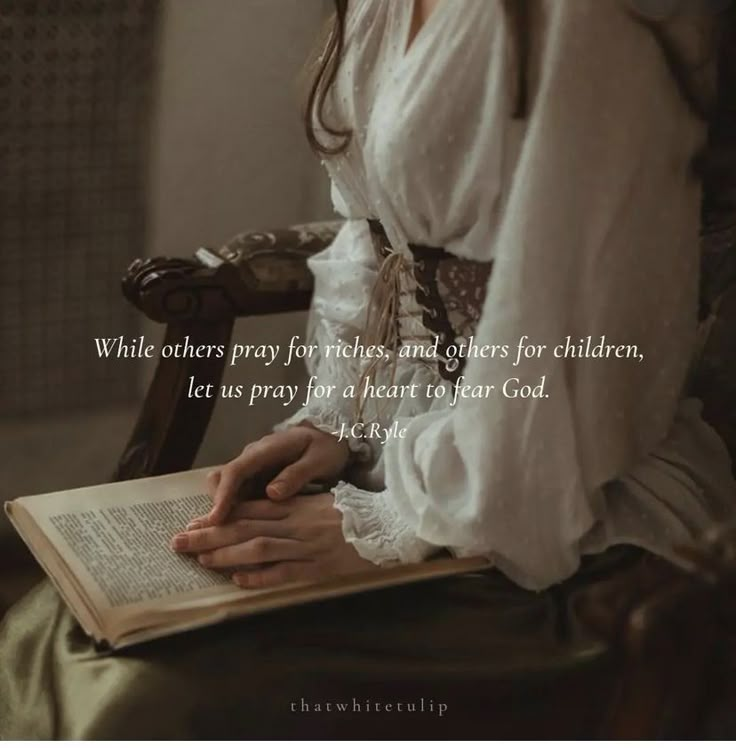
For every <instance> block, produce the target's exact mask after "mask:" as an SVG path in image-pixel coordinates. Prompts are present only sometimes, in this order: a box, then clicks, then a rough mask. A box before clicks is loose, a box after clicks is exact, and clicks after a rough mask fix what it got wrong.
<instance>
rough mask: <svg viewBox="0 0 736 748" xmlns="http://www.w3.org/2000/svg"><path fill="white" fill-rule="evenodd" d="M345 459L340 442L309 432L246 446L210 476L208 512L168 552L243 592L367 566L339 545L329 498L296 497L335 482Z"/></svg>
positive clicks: (298, 429)
mask: <svg viewBox="0 0 736 748" xmlns="http://www.w3.org/2000/svg"><path fill="white" fill-rule="evenodd" d="M348 457H349V452H348V448H347V446H346V445H345V443H344V442H338V441H337V439H336V438H335V437H334V436H332V435H330V434H325V433H323V432H321V431H318V430H317V429H314V428H312V427H310V426H295V427H292V428H290V429H288V430H287V431H282V432H278V433H275V434H270V435H269V436H266V437H264V438H263V439H260V440H259V441H257V442H253V443H252V444H249V445H247V446H246V447H245V449H243V451H242V452H241V454H240V455H238V457H236V458H235V459H234V460H232V461H231V462H229V463H227V464H226V465H224V466H223V467H221V468H218V469H217V470H214V471H213V472H212V473H210V474H209V476H208V489H209V492H210V495H211V496H212V497H213V506H212V510H211V511H210V513H209V514H208V515H206V516H204V517H198V518H196V519H194V520H193V521H192V522H190V523H189V524H188V525H187V528H186V531H184V532H182V533H179V534H178V535H176V536H175V537H174V538H173V539H172V541H171V547H172V549H173V550H175V551H177V552H180V553H189V554H193V555H194V556H195V557H196V558H197V560H198V561H199V563H200V564H202V565H203V566H206V567H207V568H212V569H221V570H230V571H232V580H233V581H234V582H235V583H236V584H237V585H239V586H241V587H247V588H259V587H271V586H276V585H279V584H285V583H288V582H301V581H314V580H316V579H320V578H323V577H327V576H334V575H338V574H347V573H351V572H357V571H361V570H366V569H370V568H373V564H372V563H371V562H370V561H366V560H365V559H363V558H361V556H359V555H358V553H357V551H356V550H355V549H354V548H353V546H352V545H350V544H349V543H347V542H346V541H345V539H344V537H343V534H342V515H341V513H340V511H339V510H338V509H336V508H335V507H334V505H333V502H334V498H333V496H332V494H331V493H320V494H313V495H302V493H301V492H302V491H303V490H304V487H305V486H306V485H307V484H308V483H311V482H315V481H331V480H334V479H336V478H338V477H339V476H340V475H341V474H342V472H343V471H344V470H345V467H346V465H347V462H348ZM274 472H276V476H275V477H274V478H273V479H271V480H270V481H268V482H267V483H266V485H265V487H263V486H260V487H259V486H258V483H259V478H262V476H264V475H268V474H273V473H274ZM261 483H262V481H261Z"/></svg>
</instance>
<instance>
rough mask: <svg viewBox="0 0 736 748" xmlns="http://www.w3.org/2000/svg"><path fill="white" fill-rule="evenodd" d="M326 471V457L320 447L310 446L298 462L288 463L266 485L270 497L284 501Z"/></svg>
mask: <svg viewBox="0 0 736 748" xmlns="http://www.w3.org/2000/svg"><path fill="white" fill-rule="evenodd" d="M323 472H324V459H322V455H321V453H320V450H319V449H314V448H309V449H307V451H306V452H305V453H304V454H303V455H302V456H301V458H300V459H298V460H296V462H292V463H291V465H287V466H286V467H285V468H284V469H283V470H282V471H281V472H280V473H279V474H278V475H277V476H276V477H275V478H274V479H273V480H272V481H271V482H270V483H269V484H268V486H266V495H267V496H268V498H269V499H273V500H275V501H283V499H288V498H291V497H292V496H294V495H295V494H297V493H298V492H299V491H301V489H302V488H304V486H306V485H307V483H309V482H311V481H313V480H314V479H315V478H319V477H321V474H322V473H323Z"/></svg>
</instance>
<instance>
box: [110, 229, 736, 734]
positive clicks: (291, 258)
mask: <svg viewBox="0 0 736 748" xmlns="http://www.w3.org/2000/svg"><path fill="white" fill-rule="evenodd" d="M339 225H340V224H339V223H334V222H333V223H315V224H307V225H302V226H295V227H292V228H289V229H286V230H277V231H271V232H264V233H244V234H242V235H240V236H238V237H236V238H235V239H234V240H232V241H231V242H229V243H228V244H227V245H225V246H224V247H223V248H222V249H220V250H218V251H213V250H209V249H200V250H198V251H197V252H196V253H195V255H194V257H193V258H192V259H167V258H154V259H149V260H138V261H136V262H134V263H133V264H132V265H131V267H130V268H129V270H128V272H127V274H126V276H125V278H124V280H123V290H124V293H125V295H126V297H127V298H128V299H129V300H130V301H131V302H132V303H133V304H135V305H136V306H137V307H138V308H139V309H140V310H141V311H142V312H143V313H144V314H145V315H146V316H147V317H148V318H150V319H152V320H155V321H156V322H160V323H163V324H166V325H167V330H166V342H167V343H171V344H175V343H177V342H184V340H185V339H186V338H187V337H188V338H189V342H190V343H191V344H192V345H195V346H196V345H198V344H202V343H208V344H223V345H225V346H227V344H228V343H229V341H230V336H231V333H232V329H233V323H234V320H235V319H236V318H237V317H244V316H249V315H268V314H277V313H280V312H290V311H295V310H301V309H306V308H307V307H308V305H309V300H310V295H311V290H312V279H311V275H310V273H309V271H308V269H307V267H306V260H307V258H308V257H309V256H310V255H312V254H313V253H315V252H317V251H319V250H320V249H322V248H324V247H325V246H327V244H328V243H329V242H330V240H331V239H332V238H333V237H334V235H335V233H336V231H337V230H338V229H339ZM721 292H722V289H721ZM731 296H732V297H733V298H736V297H734V295H733V294H731ZM733 298H732V299H731V300H732V301H733ZM716 329H718V325H716ZM721 334H723V331H721ZM224 364H225V361H224V360H223V359H211V358H210V359H174V358H167V359H161V360H160V361H159V363H158V367H157V369H156V372H155V375H154V377H153V380H152V383H151V385H150V388H149V391H148V394H147V397H146V399H145V403H144V406H143V410H142V412H141V414H140V417H139V419H138V422H137V424H136V426H135V428H134V431H133V433H132V435H131V437H130V440H129V442H128V445H127V447H126V449H125V451H124V453H123V455H122V457H121V459H120V463H119V465H118V467H117V470H116V472H115V479H116V480H126V479H131V478H139V477H142V476H148V475H157V474H162V473H167V472H173V471H179V470H185V469H188V468H190V467H191V465H192V462H193V460H194V458H195V456H196V453H197V449H198V447H199V445H200V443H201V441H202V439H203V436H204V434H205V430H206V428H207V424H208V421H209V418H210V415H211V413H212V409H213V407H214V402H215V401H214V399H201V400H200V399H188V398H187V386H188V381H189V378H190V377H191V376H194V377H195V378H196V381H198V382H203V381H205V382H212V383H213V384H215V385H219V382H220V380H221V377H222V373H223V368H224ZM709 376H710V378H709ZM702 384H703V386H704V387H710V386H711V385H712V376H711V375H708V374H707V373H706V375H705V381H704V382H703V383H702ZM720 415H721V420H723V419H722V416H723V414H720ZM680 552H681V555H682V557H683V561H684V563H685V564H686V566H687V568H688V571H684V570H682V569H681V568H676V567H674V566H672V565H671V564H668V563H666V562H664V561H661V560H657V559H654V558H653V557H651V556H648V557H646V558H644V559H643V560H642V561H641V562H637V563H633V564H628V565H625V566H624V567H623V568H621V569H616V570H614V571H613V572H610V573H608V574H605V575H604V576H603V577H602V578H600V579H598V580H595V581H593V582H592V583H590V584H586V585H585V586H584V587H583V588H582V589H581V590H580V592H579V594H576V596H575V598H574V605H575V617H576V620H577V622H578V624H579V625H580V626H581V627H582V628H584V629H585V631H586V632H587V635H586V639H585V641H586V647H587V654H585V653H581V652H579V651H576V650H575V646H574V641H575V640H574V636H573V637H572V639H569V641H568V643H570V642H572V644H570V646H567V647H566V648H565V649H564V652H565V654H564V656H561V657H558V658H557V659H556V660H555V659H554V658H552V659H550V658H547V660H545V661H541V662H539V663H538V665H539V668H538V669H542V670H545V671H546V672H545V673H544V677H546V678H551V679H553V681H554V682H558V683H559V689H558V696H559V699H556V700H555V702H557V701H559V703H556V705H555V706H554V707H551V705H550V704H547V705H546V707H545V705H544V704H542V703H540V702H539V701H538V700H535V697H534V696H533V695H530V696H529V700H528V703H527V704H525V705H524V708H523V713H525V714H528V718H529V720H530V721H529V722H527V723H526V727H527V734H526V735H524V734H522V733H523V732H524V726H523V725H519V724H518V723H514V725H507V726H506V728H504V727H503V720H504V715H497V714H495V713H493V715H492V716H491V715H490V713H489V714H488V715H487V717H488V719H489V720H491V721H492V722H493V724H494V725H496V726H497V729H495V731H494V736H495V735H504V736H506V737H528V734H529V733H528V727H529V725H531V724H532V723H534V720H537V719H541V720H544V719H547V720H548V723H549V728H547V727H542V728H539V725H537V728H538V729H536V730H535V732H536V733H539V732H540V729H541V731H542V733H545V732H547V733H548V734H549V735H553V734H554V735H560V734H562V735H565V734H567V735H569V732H566V731H565V730H564V729H563V728H562V727H561V724H562V722H563V720H570V719H573V720H574V719H575V717H574V716H571V714H570V713H569V712H570V711H571V709H572V712H573V713H574V708H575V705H576V704H580V703H582V702H583V700H586V701H589V700H590V699H591V698H593V700H594V701H598V702H599V706H600V707H601V708H600V710H599V711H598V712H597V713H596V714H597V716H596V717H595V719H594V720H593V722H594V724H593V726H592V728H591V727H590V725H589V726H588V727H589V729H593V730H594V731H596V732H597V733H598V736H599V737H607V738H655V737H663V736H667V737H693V736H698V735H703V734H705V733H706V731H707V730H708V729H710V728H708V724H709V722H708V720H709V715H711V716H712V715H713V714H716V713H717V712H718V709H719V704H721V703H726V702H725V701H724V700H726V699H728V698H729V697H730V696H731V695H732V692H731V691H729V688H730V684H731V682H732V681H733V678H732V677H731V676H732V675H733V673H734V670H733V668H734V667H736V663H734V662H733V657H734V655H733V653H734V652H736V648H734V647H733V646H731V645H732V642H731V641H730V640H729V630H730V626H731V624H732V623H733V621H734V612H735V606H734V595H733V592H734V586H735V585H736V529H735V528H734V527H721V528H714V529H713V531H712V532H710V533H708V534H707V535H706V536H705V537H704V538H703V540H702V542H701V543H700V544H698V545H697V546H693V547H690V548H682V549H680ZM591 636H592V637H593V639H594V641H595V642H597V649H596V655H595V656H596V657H598V658H600V660H601V661H604V662H605V663H606V664H605V667H602V668H598V669H594V670H592V671H591V670H590V668H588V667H587V663H588V662H589V659H590V657H589V655H590V641H591V639H590V637H591ZM729 657H730V658H731V660H729V659H728V658H729ZM531 666H532V669H533V666H534V663H531ZM576 672H577V675H575V673H576ZM571 673H573V677H571ZM537 675H539V674H538V673H537ZM514 677H516V678H517V680H518V678H519V677H522V679H523V677H526V676H523V675H519V674H516V675H515V674H514V673H509V674H508V678H509V679H513V678H514ZM530 694H533V690H530ZM545 708H546V711H545ZM550 711H554V712H555V714H553V715H552V716H550V714H549V712H550ZM543 712H544V713H545V714H546V716H544V717H542V716H540V715H541V714H542V713H543ZM580 719H582V717H581V718H580ZM539 724H540V725H546V724H547V722H544V721H542V722H540V723H539ZM557 728H559V730H558V729H557Z"/></svg>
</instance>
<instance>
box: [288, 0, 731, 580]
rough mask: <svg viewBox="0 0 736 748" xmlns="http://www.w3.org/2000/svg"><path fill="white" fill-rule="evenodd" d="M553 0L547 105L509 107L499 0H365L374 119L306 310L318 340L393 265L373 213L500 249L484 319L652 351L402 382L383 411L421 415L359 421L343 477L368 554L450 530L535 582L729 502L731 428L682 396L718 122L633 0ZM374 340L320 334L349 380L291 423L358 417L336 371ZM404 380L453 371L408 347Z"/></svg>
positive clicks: (541, 64) (359, 20) (492, 325)
mask: <svg viewBox="0 0 736 748" xmlns="http://www.w3.org/2000/svg"><path fill="white" fill-rule="evenodd" d="M534 7H535V8H537V11H536V12H535V13H534V14H533V16H532V19H531V32H532V36H531V39H532V53H531V59H530V70H529V74H530V91H531V100H530V101H531V104H530V113H529V115H528V116H527V117H526V118H525V119H524V120H514V119H512V117H511V110H512V106H513V96H514V90H515V76H516V68H515V49H514V45H513V43H512V41H511V34H510V32H509V29H508V28H507V26H506V20H505V16H504V13H503V10H502V8H501V4H500V2H496V1H495V0H494V1H489V0H453V2H447V0H445V1H444V2H440V3H439V4H438V5H437V6H436V8H435V9H434V11H433V12H432V13H431V15H430V17H429V18H428V20H427V21H426V23H425V24H424V26H423V27H422V28H421V29H420V31H419V32H418V34H417V36H416V38H415V39H414V40H413V42H412V43H411V45H410V46H409V47H408V49H407V40H408V37H409V28H410V23H411V15H412V2H410V1H409V0H356V1H355V2H353V3H351V6H350V12H349V15H348V20H347V28H346V49H345V56H344V61H343V64H342V66H341V69H340V73H339V76H338V80H337V82H336V85H335V87H334V89H333V93H332V96H331V99H330V102H331V108H330V110H329V111H328V113H327V116H328V119H331V120H335V119H336V120H337V121H338V122H340V123H342V124H346V125H348V126H349V127H351V128H353V131H354V135H353V138H352V142H351V144H350V147H349V149H348V151H347V152H346V153H344V154H342V155H339V156H336V157H330V158H328V159H327V160H326V167H327V169H328V171H329V174H330V177H331V179H332V185H333V199H334V203H335V207H336V209H337V210H338V211H339V212H340V213H341V214H342V215H343V216H344V217H345V218H346V221H345V224H344V226H343V228H342V230H341V231H340V233H339V235H338V236H337V238H336V239H335V241H334V242H333V244H332V245H331V246H330V247H329V248H328V249H327V250H325V251H324V252H322V253H320V254H319V255H317V256H315V257H314V258H313V259H312V261H311V263H310V267H311V269H312V271H313V273H314V276H315V296H314V301H313V308H312V318H311V327H310V329H311V334H312V335H313V337H314V339H315V340H316V341H317V342H318V343H319V344H320V345H327V344H330V343H335V342H336V341H338V340H345V341H350V342H352V341H353V340H354V338H355V337H356V336H359V335H360V334H361V332H362V331H363V329H364V327H365V324H366V308H367V300H368V299H369V297H370V294H371V290H372V288H373V284H374V282H375V279H376V272H377V268H378V261H377V259H376V255H375V252H374V246H373V242H372V240H371V237H370V234H369V230H368V226H367V223H366V221H365V219H366V218H368V217H377V218H379V219H380V221H381V222H382V224H383V226H384V227H385V229H386V232H387V234H388V237H389V238H390V240H391V244H392V245H393V247H394V249H395V250H396V251H398V252H402V253H404V254H406V255H407V257H410V256H411V255H410V254H409V253H408V249H407V244H408V243H417V244H426V245H430V246H437V247H444V248H445V249H447V250H448V251H449V252H451V253H453V254H455V255H457V256H458V257H461V258H469V259H474V260H478V261H490V260H493V263H494V264H493V272H492V274H491V279H490V283H489V286H488V290H487V296H486V302H485V305H484V308H483V312H482V316H481V319H480V322H479V324H478V326H477V330H476V335H475V343H476V344H478V345H483V344H492V343H495V344H504V343H505V344H508V345H509V346H510V348H511V350H512V351H515V350H516V346H517V342H518V340H519V339H520V338H521V336H523V335H527V336H529V338H530V342H533V343H535V344H545V345H547V346H548V349H547V350H548V351H551V350H552V349H553V348H554V346H555V345H556V344H558V343H560V342H562V341H564V340H565V338H566V337H567V336H571V337H572V339H573V340H574V341H577V340H578V339H579V338H583V337H586V336H589V335H590V336H593V339H595V340H597V339H599V338H600V336H601V335H605V336H606V338H607V340H609V341H614V342H617V343H625V344H635V345H637V346H638V349H639V351H641V352H642V353H643V356H644V358H643V361H641V362H638V361H632V360H630V359H629V360H627V359H623V360H619V359H615V358H609V359H603V360H601V359H593V358H560V359H555V358H552V357H550V356H544V357H542V358H539V359H527V360H524V361H522V363H521V364H520V365H519V366H514V356H513V355H512V356H509V357H508V358H499V357H494V358H479V357H475V358H470V359H469V361H468V364H467V368H466V370H465V383H467V384H470V385H477V384H488V383H495V384H496V385H498V384H500V383H503V382H504V381H506V380H508V379H510V378H512V377H518V378H519V379H521V381H522V383H532V384H534V383H538V382H539V381H540V378H541V377H542V376H545V377H546V384H545V389H546V392H547V394H548V395H549V396H548V397H547V398H539V399H537V398H525V399H517V398H509V397H504V396H502V395H501V394H500V387H498V386H497V387H496V393H498V394H494V395H492V396H490V397H487V398H483V399H460V400H459V401H458V402H457V403H456V405H455V406H454V407H451V406H450V402H449V399H450V393H448V395H447V396H445V397H440V398H433V399H429V398H426V397H421V396H420V397H416V398H409V397H407V398H404V399H403V400H401V401H392V402H391V403H390V404H389V405H386V403H384V404H383V405H382V409H383V410H382V411H381V413H380V416H377V417H380V419H381V420H382V422H383V423H385V424H389V423H391V422H393V421H398V424H399V426H401V427H404V428H406V435H405V436H404V437H403V438H394V439H391V440H389V441H388V442H387V443H386V444H385V446H383V445H381V444H380V443H379V442H378V441H377V440H372V441H370V440H369V442H370V443H369V444H368V445H365V444H362V443H361V442H359V441H358V440H353V442H352V446H353V448H354V449H356V450H357V451H361V450H368V451H367V454H366V455H365V460H364V464H363V466H362V467H360V468H358V469H356V470H355V471H354V473H353V474H352V475H351V477H350V482H343V483H340V484H339V485H338V486H337V487H336V488H335V489H334V493H335V501H336V506H337V507H338V508H339V509H340V510H341V512H342V513H343V531H344V534H345V537H346V539H347V540H348V541H350V542H351V543H353V544H354V546H355V547H356V549H357V550H358V552H359V553H360V554H361V555H362V556H363V557H365V558H367V559H370V560H372V561H374V562H375V563H378V564H389V563H396V562H411V561H417V560H420V559H422V558H423V557H425V556H426V555H428V554H429V553H431V552H432V551H434V550H435V549H437V548H438V547H443V548H449V549H450V550H451V551H452V552H453V553H455V554H457V555H462V556H468V555H477V554H481V555H486V556H488V557H489V558H490V559H491V560H492V561H493V562H494V563H495V565H496V566H497V567H498V568H499V569H501V570H502V571H503V572H504V573H505V574H507V575H508V576H509V577H511V578H512V579H513V580H514V581H516V582H517V583H518V584H520V585H523V586H525V587H528V588H532V589H540V588H544V587H546V586H548V585H550V584H552V583H555V582H557V581H560V580H562V579H564V578H565V577H567V576H569V575H570V574H572V573H573V572H574V571H575V570H576V568H577V566H578V564H579V561H580V557H581V555H582V554H586V553H594V552H599V551H601V550H603V549H605V548H606V547H607V546H609V545H612V544H615V543H633V544H636V545H639V546H642V547H644V548H647V549H650V550H652V551H654V552H656V553H659V554H661V555H664V556H666V557H672V551H671V549H672V547H673V546H674V545H675V544H677V543H679V542H686V541H688V540H689V539H691V538H692V537H693V535H694V534H696V533H697V532H698V531H699V530H700V529H701V528H703V527H704V526H707V525H708V524H709V523H711V522H713V521H715V520H717V519H720V518H723V517H724V516H725V515H727V514H729V513H731V512H732V511H733V507H734V501H735V497H736V490H735V486H734V482H733V480H732V477H731V464H730V460H729V457H728V454H727V452H726V450H725V447H724V445H723V443H722V442H721V440H720V438H719V437H718V436H717V434H716V433H715V432H714V431H713V430H712V429H711V428H710V427H709V426H708V425H707V424H705V422H704V421H703V420H702V419H701V416H700V403H699V402H698V401H697V400H694V399H683V396H682V393H683V387H684V381H685V377H686V373H687V368H688V365H689V363H690V360H691V358H692V350H693V342H694V335H695V330H696V316H697V315H696V308H697V307H696V305H697V294H698V285H697V279H698V262H699V244H698V229H699V206H700V187H699V184H698V183H697V180H695V179H694V178H692V177H691V176H690V170H689V167H690V162H691V159H692V157H693V154H694V153H695V152H696V151H697V149H698V148H699V147H700V146H701V145H702V143H703V142H704V137H705V127H704V124H703V123H702V122H701V121H700V120H699V119H697V118H696V117H695V116H693V115H691V114H690V112H689V110H688V109H687V107H686V105H685V103H684V101H683V99H682V97H681V95H680V93H679V92H678V90H677V88H676V85H675V83H674V79H673V77H672V75H671V73H670V71H669V70H668V68H667V66H666V63H665V59H664V56H663V54H662V51H661V49H660V47H659V45H658V43H657V42H656V40H655V39H654V37H653V35H652V33H651V32H650V31H649V30H648V29H647V28H645V27H644V26H643V25H642V24H640V23H638V22H637V21H636V20H635V19H634V18H633V17H632V15H631V9H630V8H629V6H628V5H627V4H625V3H624V2H620V1H619V0H600V1H596V2H595V3H592V2H570V1H569V0H562V1H560V0H547V2H541V3H539V4H537V5H536V6H534ZM686 22H687V21H686ZM683 38H686V39H688V38H692V39H695V38H698V35H697V34H694V35H693V34H690V35H688V34H684V35H683ZM690 46H691V47H692V49H690V48H688V50H689V51H690V52H692V54H693V55H696V54H697V53H698V51H699V50H697V49H695V46H697V45H694V44H691V45H690ZM364 363H365V362H363V364H364ZM361 366H362V364H361V362H359V361H356V360H350V359H344V358H341V359H335V358H333V357H329V358H328V357H326V356H322V357H320V358H319V359H315V360H313V361H312V362H311V370H312V373H313V374H316V375H317V376H318V377H319V379H320V381H322V382H330V383H334V384H336V385H338V386H337V388H336V395H335V396H334V397H331V398H328V399H324V400H321V401H312V402H311V403H310V404H309V405H308V406H307V407H306V408H304V409H303V410H302V411H300V412H299V413H297V414H296V416H294V417H293V418H292V419H290V421H289V423H298V422H304V421H307V422H311V423H312V424H314V425H315V426H317V427H318V428H322V429H325V430H329V431H335V430H338V429H339V428H340V426H341V425H345V424H348V425H349V424H351V423H352V422H353V421H354V418H355V404H354V403H353V402H351V401H349V400H346V399H344V398H342V397H341V396H340V394H339V393H340V391H341V388H342V386H344V385H346V384H350V383H352V384H357V383H358V381H359V379H360V372H361ZM395 381H396V382H397V383H405V384H406V383H412V382H415V383H419V384H422V385H424V384H426V383H428V382H429V383H431V382H439V381H441V380H440V379H439V375H438V374H437V371H436V368H431V367H428V366H426V365H424V364H422V363H421V362H418V361H411V360H399V362H398V367H397V371H396V377H395ZM419 389H420V390H421V391H423V390H424V388H423V387H421V388H419ZM448 389H451V388H448Z"/></svg>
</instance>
